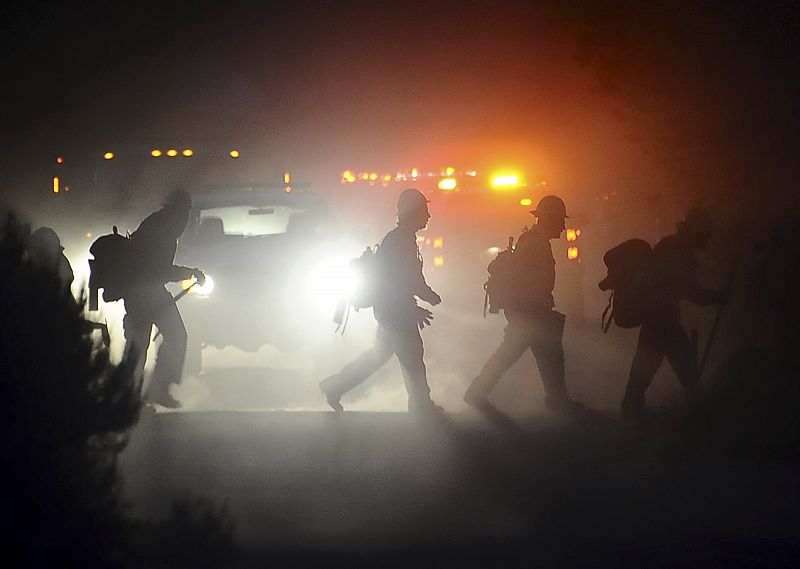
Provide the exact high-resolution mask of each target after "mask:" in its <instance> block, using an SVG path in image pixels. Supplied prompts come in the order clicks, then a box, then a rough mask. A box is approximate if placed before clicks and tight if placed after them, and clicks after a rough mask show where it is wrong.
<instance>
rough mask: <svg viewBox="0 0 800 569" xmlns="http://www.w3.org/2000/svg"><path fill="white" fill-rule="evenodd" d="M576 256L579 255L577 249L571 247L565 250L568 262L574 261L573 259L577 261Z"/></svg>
mask: <svg viewBox="0 0 800 569" xmlns="http://www.w3.org/2000/svg"><path fill="white" fill-rule="evenodd" d="M578 255H579V253H578V248H577V247H575V246H572V247H570V248H569V249H567V259H569V260H570V261H574V260H575V259H577V258H578Z"/></svg>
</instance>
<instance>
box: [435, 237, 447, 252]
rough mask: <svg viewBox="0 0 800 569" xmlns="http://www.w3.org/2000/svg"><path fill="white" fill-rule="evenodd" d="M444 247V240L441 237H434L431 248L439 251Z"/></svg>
mask: <svg viewBox="0 0 800 569" xmlns="http://www.w3.org/2000/svg"><path fill="white" fill-rule="evenodd" d="M442 247H444V238H443V237H436V238H435V239H434V240H433V248H434V249H441V248H442Z"/></svg>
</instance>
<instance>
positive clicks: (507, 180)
mask: <svg viewBox="0 0 800 569" xmlns="http://www.w3.org/2000/svg"><path fill="white" fill-rule="evenodd" d="M518 185H519V176H517V175H516V174H503V175H500V176H495V177H494V178H492V187H493V188H515V187H517V186H518Z"/></svg>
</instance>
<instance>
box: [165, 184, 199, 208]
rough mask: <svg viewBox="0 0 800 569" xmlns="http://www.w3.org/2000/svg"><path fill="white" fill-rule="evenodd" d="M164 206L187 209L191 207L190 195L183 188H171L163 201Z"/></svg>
mask: <svg viewBox="0 0 800 569" xmlns="http://www.w3.org/2000/svg"><path fill="white" fill-rule="evenodd" d="M164 207H177V208H181V209H189V208H191V207H192V196H190V195H189V192H187V191H186V190H183V189H180V188H179V189H177V190H172V191H171V192H170V193H169V195H168V196H167V199H166V201H165V202H164Z"/></svg>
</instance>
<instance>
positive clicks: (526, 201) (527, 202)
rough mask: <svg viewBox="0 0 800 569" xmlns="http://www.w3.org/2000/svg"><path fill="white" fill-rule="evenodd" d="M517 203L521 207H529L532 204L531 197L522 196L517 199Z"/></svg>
mask: <svg viewBox="0 0 800 569" xmlns="http://www.w3.org/2000/svg"><path fill="white" fill-rule="evenodd" d="M519 205H521V206H523V207H530V206H532V205H533V200H532V199H531V198H522V199H521V200H519Z"/></svg>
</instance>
